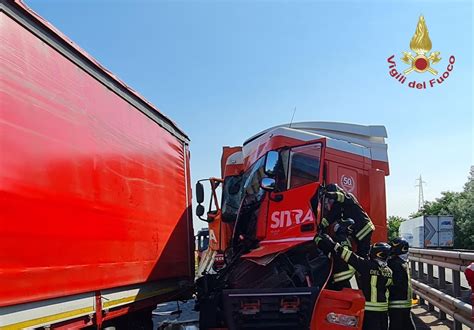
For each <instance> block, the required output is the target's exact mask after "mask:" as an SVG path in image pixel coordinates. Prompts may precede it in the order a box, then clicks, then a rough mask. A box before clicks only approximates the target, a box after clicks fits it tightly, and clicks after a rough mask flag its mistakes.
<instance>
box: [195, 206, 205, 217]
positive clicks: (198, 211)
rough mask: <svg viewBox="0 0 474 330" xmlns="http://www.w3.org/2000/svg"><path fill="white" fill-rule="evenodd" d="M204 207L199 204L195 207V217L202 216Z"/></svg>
mask: <svg viewBox="0 0 474 330" xmlns="http://www.w3.org/2000/svg"><path fill="white" fill-rule="evenodd" d="M204 212H205V210H204V206H202V204H199V205H198V206H196V215H197V216H198V217H202V216H203V215H204Z"/></svg>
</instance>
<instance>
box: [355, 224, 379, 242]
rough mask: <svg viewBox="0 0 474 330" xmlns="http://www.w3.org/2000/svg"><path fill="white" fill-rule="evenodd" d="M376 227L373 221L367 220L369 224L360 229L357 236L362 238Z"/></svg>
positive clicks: (359, 238)
mask: <svg viewBox="0 0 474 330" xmlns="http://www.w3.org/2000/svg"><path fill="white" fill-rule="evenodd" d="M374 229H375V226H374V224H373V223H372V222H367V224H366V225H365V226H364V227H362V229H361V230H359V232H358V233H357V234H356V238H357V239H358V240H361V239H363V238H364V237H365V236H367V234H368V233H370V232H371V231H373V230H374Z"/></svg>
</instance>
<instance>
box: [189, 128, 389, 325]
mask: <svg viewBox="0 0 474 330" xmlns="http://www.w3.org/2000/svg"><path fill="white" fill-rule="evenodd" d="M386 137H387V134H386V130H385V127H383V126H362V125H354V124H344V123H329V122H304V123H293V124H291V125H281V126H276V127H272V128H269V129H267V130H264V131H262V132H260V133H258V134H256V135H254V136H253V137H251V138H249V139H248V140H247V141H245V142H244V144H243V146H242V147H224V149H223V155H222V160H221V177H222V179H216V178H211V179H209V182H210V188H211V203H210V204H211V205H210V207H209V211H208V212H207V216H206V217H205V218H202V216H203V215H204V213H205V209H204V207H203V206H202V205H201V203H202V202H203V200H204V197H203V196H204V189H203V185H202V183H201V182H202V181H203V180H201V181H199V182H198V183H197V186H196V197H197V201H198V203H199V205H198V208H197V215H198V216H200V217H201V219H203V220H205V221H207V222H208V224H209V249H208V250H207V251H206V252H205V254H204V256H203V258H202V260H201V263H200V265H199V269H198V277H199V279H198V281H197V285H198V303H199V306H200V308H201V319H202V320H201V327H202V328H212V327H218V326H226V327H228V328H230V329H233V328H234V329H237V328H242V327H249V326H250V327H252V325H256V324H266V325H268V327H273V328H275V327H276V328H278V327H282V328H312V329H313V328H320V329H331V328H334V329H336V328H337V329H339V328H340V327H341V326H349V327H352V328H354V327H356V328H361V326H362V318H363V308H364V298H363V296H362V295H361V293H360V292H359V291H358V290H351V289H344V290H343V291H331V290H327V289H325V286H326V284H327V281H328V278H329V276H330V273H331V260H329V259H328V258H327V257H326V256H324V255H323V254H322V253H321V252H320V251H318V250H317V248H316V247H315V245H314V244H313V242H312V240H313V237H314V236H315V235H316V234H317V228H318V224H319V222H320V221H321V207H320V206H318V208H317V209H312V208H311V204H310V199H311V197H312V196H313V195H314V194H315V192H316V191H317V190H318V188H319V187H320V186H325V185H326V184H329V183H337V184H338V185H339V186H341V187H342V188H343V189H345V190H346V191H348V192H351V193H353V194H354V195H355V196H356V197H357V198H358V200H359V201H360V203H361V204H362V206H363V207H364V209H365V210H366V211H367V213H368V214H369V216H370V217H371V219H372V221H373V223H374V225H375V227H376V229H375V232H374V234H373V240H374V241H384V240H386V237H387V229H386V201H385V176H387V175H388V174H389V166H388V156H387V145H386V144H385V138H386ZM218 189H221V191H220V192H218ZM207 315H212V317H209V316H207ZM263 322H264V323H263Z"/></svg>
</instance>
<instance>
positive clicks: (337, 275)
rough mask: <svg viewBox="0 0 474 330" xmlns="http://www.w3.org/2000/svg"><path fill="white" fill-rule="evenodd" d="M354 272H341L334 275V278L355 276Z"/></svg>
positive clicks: (351, 270)
mask: <svg viewBox="0 0 474 330" xmlns="http://www.w3.org/2000/svg"><path fill="white" fill-rule="evenodd" d="M354 272H355V271H354V270H353V269H349V270H346V271H343V272H339V273H336V274H334V278H339V277H342V276H347V275H349V276H351V277H352V275H353V274H354Z"/></svg>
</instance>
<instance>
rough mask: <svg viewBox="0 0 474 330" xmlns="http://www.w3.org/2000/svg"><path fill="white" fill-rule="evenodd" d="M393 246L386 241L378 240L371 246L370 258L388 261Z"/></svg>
mask: <svg viewBox="0 0 474 330" xmlns="http://www.w3.org/2000/svg"><path fill="white" fill-rule="evenodd" d="M391 248H392V247H391V246H390V245H389V244H387V243H385V242H377V243H375V244H372V246H371V247H370V252H369V256H370V259H378V260H382V261H387V259H388V257H389V256H390V250H391Z"/></svg>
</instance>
